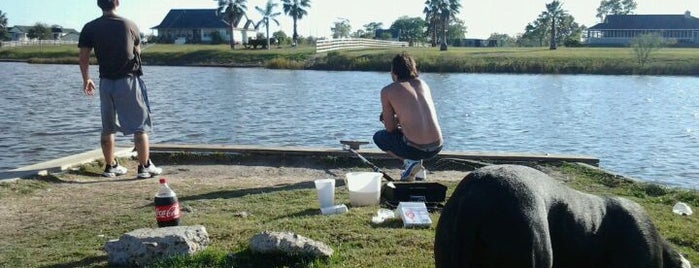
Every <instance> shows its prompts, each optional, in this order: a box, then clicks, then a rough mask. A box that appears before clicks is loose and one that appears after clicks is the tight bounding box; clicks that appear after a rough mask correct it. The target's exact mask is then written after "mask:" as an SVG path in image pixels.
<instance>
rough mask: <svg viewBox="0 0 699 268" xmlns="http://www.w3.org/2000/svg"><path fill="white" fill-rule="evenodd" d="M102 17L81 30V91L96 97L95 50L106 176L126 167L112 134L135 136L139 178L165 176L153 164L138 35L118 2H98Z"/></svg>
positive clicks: (147, 106) (136, 28) (119, 172)
mask: <svg viewBox="0 0 699 268" xmlns="http://www.w3.org/2000/svg"><path fill="white" fill-rule="evenodd" d="M97 5H98V6H99V7H100V8H101V9H102V16H101V17H99V18H97V19H95V20H93V21H90V22H88V23H87V24H85V26H84V27H83V29H82V31H81V32H80V39H79V41H78V47H79V48H80V73H81V74H82V78H83V91H84V92H85V94H86V95H88V96H93V95H94V93H95V83H94V82H93V81H92V79H91V78H90V74H89V71H88V70H89V67H90V53H91V51H92V50H93V49H94V50H95V56H96V57H97V62H98V64H99V77H100V81H99V82H100V84H99V89H100V90H99V91H100V92H99V94H100V107H101V115H102V134H101V139H100V144H101V147H102V154H103V155H104V160H105V164H106V166H105V168H104V173H103V174H102V175H104V176H105V177H114V176H118V175H124V174H126V173H127V169H126V168H125V167H123V166H121V165H119V163H118V162H117V161H116V159H115V157H114V143H115V142H114V134H115V133H116V132H117V131H121V132H122V133H123V134H124V135H131V134H133V136H134V143H135V145H136V151H137V153H138V161H139V166H138V173H137V177H139V178H150V177H152V176H155V175H158V174H160V173H161V172H162V169H160V168H157V167H156V166H155V165H154V164H153V163H152V161H151V160H150V157H149V154H150V149H149V142H148V134H146V132H148V131H150V130H151V128H152V124H151V117H150V107H149V103H148V97H147V94H146V88H145V84H144V83H143V80H141V75H142V74H143V72H142V70H141V57H140V55H139V54H140V42H141V39H140V32H139V30H138V27H137V26H136V24H134V23H133V22H132V21H130V20H128V19H126V18H123V17H119V16H117V14H116V8H117V7H118V6H119V0H97Z"/></svg>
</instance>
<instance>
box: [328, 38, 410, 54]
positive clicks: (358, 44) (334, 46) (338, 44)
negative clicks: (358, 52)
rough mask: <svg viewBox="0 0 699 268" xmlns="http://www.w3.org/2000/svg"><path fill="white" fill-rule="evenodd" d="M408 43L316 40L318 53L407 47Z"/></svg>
mask: <svg viewBox="0 0 699 268" xmlns="http://www.w3.org/2000/svg"><path fill="white" fill-rule="evenodd" d="M407 46H408V42H401V41H387V40H375V39H364V38H339V39H321V40H316V53H323V52H328V51H333V50H340V49H361V48H384V47H407Z"/></svg>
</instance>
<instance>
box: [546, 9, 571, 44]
mask: <svg viewBox="0 0 699 268" xmlns="http://www.w3.org/2000/svg"><path fill="white" fill-rule="evenodd" d="M566 15H568V11H566V10H564V9H563V4H562V3H561V2H560V1H558V0H553V2H551V3H548V4H546V11H545V12H544V18H545V19H546V21H548V22H549V23H551V40H550V41H551V42H550V46H549V49H551V50H553V49H556V48H558V42H557V41H558V40H557V39H558V38H557V37H558V35H556V26H557V24H556V23H557V22H559V21H561V20H563V16H566Z"/></svg>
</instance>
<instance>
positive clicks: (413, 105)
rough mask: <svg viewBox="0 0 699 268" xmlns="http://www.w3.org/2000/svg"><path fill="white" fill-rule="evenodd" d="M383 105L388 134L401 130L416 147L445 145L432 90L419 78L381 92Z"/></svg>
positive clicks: (391, 85)
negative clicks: (442, 143)
mask: <svg viewBox="0 0 699 268" xmlns="http://www.w3.org/2000/svg"><path fill="white" fill-rule="evenodd" d="M381 104H382V107H383V108H382V114H383V122H384V126H385V128H386V130H387V131H389V132H393V131H395V130H396V129H397V128H398V126H400V129H401V130H402V132H403V135H405V138H406V139H408V140H409V141H410V142H412V143H415V144H418V145H427V144H441V142H442V131H441V128H440V127H439V122H438V121H437V113H436V112H435V109H434V103H433V102H432V94H431V93H430V88H429V86H428V85H427V84H426V83H424V82H423V81H422V80H420V79H419V78H413V79H408V80H404V81H395V82H393V83H391V84H390V85H388V86H386V87H384V88H383V89H381ZM394 115H395V120H394V119H393V118H394Z"/></svg>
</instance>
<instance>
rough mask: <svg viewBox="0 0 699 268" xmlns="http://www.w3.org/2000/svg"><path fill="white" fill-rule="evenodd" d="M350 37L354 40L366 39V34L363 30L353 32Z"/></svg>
mask: <svg viewBox="0 0 699 268" xmlns="http://www.w3.org/2000/svg"><path fill="white" fill-rule="evenodd" d="M350 36H351V37H354V38H366V37H367V33H366V32H365V31H364V30H363V29H359V30H356V31H354V33H352V34H350Z"/></svg>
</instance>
